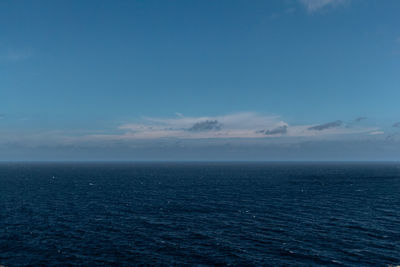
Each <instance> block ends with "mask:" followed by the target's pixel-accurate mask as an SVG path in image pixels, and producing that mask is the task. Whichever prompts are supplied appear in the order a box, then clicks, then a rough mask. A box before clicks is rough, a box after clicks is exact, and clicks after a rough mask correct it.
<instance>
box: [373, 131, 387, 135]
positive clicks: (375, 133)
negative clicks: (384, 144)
mask: <svg viewBox="0 0 400 267" xmlns="http://www.w3.org/2000/svg"><path fill="white" fill-rule="evenodd" d="M369 134H370V135H381V134H385V132H384V131H373V132H370V133H369Z"/></svg>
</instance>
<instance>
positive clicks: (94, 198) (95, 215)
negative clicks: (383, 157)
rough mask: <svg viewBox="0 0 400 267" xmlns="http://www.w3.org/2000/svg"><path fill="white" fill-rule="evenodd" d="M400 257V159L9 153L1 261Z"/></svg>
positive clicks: (348, 261) (0, 192)
mask: <svg viewBox="0 0 400 267" xmlns="http://www.w3.org/2000/svg"><path fill="white" fill-rule="evenodd" d="M388 264H394V265H396V264H400V164H398V163H379V164H371V163H369V164H368V163H354V164H350V163H268V164H266V163H51V164H50V163H47V164H44V163H3V164H0V265H5V266H26V265H34V266H42V265H45V266H49V265H59V266H65V265H83V266H96V265H108V266H110V265H111V266H124V265H125V266H131V265H157V266H162V265H173V266H180V265H188V266H189V265H234V266H235V265H240V266H243V265H246V266H247V265H256V266H259V265H267V266H269V265H271V266H310V265H324V266H326V265H345V266H368V265H371V266H387V265H388Z"/></svg>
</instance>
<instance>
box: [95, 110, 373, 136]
mask: <svg viewBox="0 0 400 267" xmlns="http://www.w3.org/2000/svg"><path fill="white" fill-rule="evenodd" d="M194 126H196V128H199V127H200V126H201V129H198V130H196V131H194V130H193V127H194ZM312 126H315V125H289V123H287V122H285V121H284V120H282V119H281V118H280V117H279V116H275V115H274V116H267V115H261V114H258V113H253V112H241V113H235V114H228V115H224V116H199V117H185V116H183V115H182V114H179V115H177V116H176V117H173V118H151V117H144V118H142V119H141V120H139V122H134V123H126V124H123V125H121V126H119V128H118V129H119V130H120V131H122V133H115V134H109V135H91V136H90V138H93V139H96V140H99V139H104V140H135V139H160V138H176V139H210V138H217V139H230V138H279V137H318V136H337V135H346V134H347V135H348V134H359V133H369V132H371V131H376V130H377V129H376V128H365V127H352V128H348V127H342V126H341V125H338V126H337V127H332V128H327V129H324V130H323V131H311V130H310V127H312ZM283 127H284V129H285V130H284V131H277V130H276V129H283ZM272 132H273V133H274V134H265V133H272Z"/></svg>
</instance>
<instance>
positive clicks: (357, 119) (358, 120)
mask: <svg viewBox="0 0 400 267" xmlns="http://www.w3.org/2000/svg"><path fill="white" fill-rule="evenodd" d="M366 119H367V117H357V118H355V119H354V122H360V121H365V120H366Z"/></svg>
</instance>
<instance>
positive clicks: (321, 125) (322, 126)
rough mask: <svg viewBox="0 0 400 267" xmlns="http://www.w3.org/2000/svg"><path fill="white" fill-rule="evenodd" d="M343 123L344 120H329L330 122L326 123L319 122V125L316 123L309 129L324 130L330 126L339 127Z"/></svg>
mask: <svg viewBox="0 0 400 267" xmlns="http://www.w3.org/2000/svg"><path fill="white" fill-rule="evenodd" d="M342 124H343V122H342V121H340V120H337V121H332V122H328V123H324V124H319V125H315V126H312V127H309V128H308V130H315V131H323V130H326V129H329V128H336V127H339V126H341V125H342Z"/></svg>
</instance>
